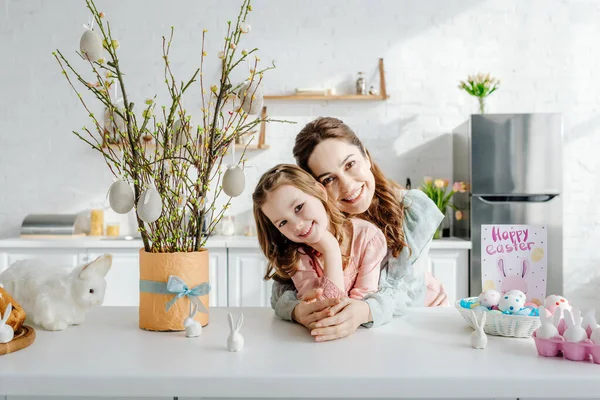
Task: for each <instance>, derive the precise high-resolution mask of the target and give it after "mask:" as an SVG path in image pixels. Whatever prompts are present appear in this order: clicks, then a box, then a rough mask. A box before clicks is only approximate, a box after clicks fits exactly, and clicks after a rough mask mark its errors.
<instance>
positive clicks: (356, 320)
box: [308, 297, 372, 342]
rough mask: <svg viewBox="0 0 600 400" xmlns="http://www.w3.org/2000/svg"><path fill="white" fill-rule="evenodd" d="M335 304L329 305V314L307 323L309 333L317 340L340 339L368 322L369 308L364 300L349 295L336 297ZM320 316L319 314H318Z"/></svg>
mask: <svg viewBox="0 0 600 400" xmlns="http://www.w3.org/2000/svg"><path fill="white" fill-rule="evenodd" d="M338 300H339V301H340V302H339V304H337V305H333V306H331V308H330V309H329V310H326V311H329V312H331V316H327V317H325V318H320V319H318V320H316V321H314V322H312V323H310V324H309V325H308V328H309V329H310V330H311V332H310V334H311V335H312V336H314V338H315V340H316V341H317V342H324V341H327V340H335V339H340V338H343V337H346V336H349V335H351V334H353V333H354V332H355V331H356V329H357V328H358V327H359V326H360V325H362V324H364V323H367V322H369V321H370V320H371V319H372V317H371V309H370V308H369V305H368V304H367V302H366V301H363V300H355V299H351V298H349V297H345V298H343V299H338ZM319 316H320V314H319Z"/></svg>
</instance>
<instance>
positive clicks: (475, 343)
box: [471, 310, 488, 349]
mask: <svg viewBox="0 0 600 400" xmlns="http://www.w3.org/2000/svg"><path fill="white" fill-rule="evenodd" d="M471 319H472V320H473V323H474V324H475V327H476V329H475V330H474V331H473V332H472V333H471V347H473V348H474V349H485V346H487V341H488V340H487V336H486V334H485V332H484V331H483V328H484V327H485V319H486V312H485V311H482V312H481V320H478V319H477V314H476V313H475V312H474V311H473V310H471Z"/></svg>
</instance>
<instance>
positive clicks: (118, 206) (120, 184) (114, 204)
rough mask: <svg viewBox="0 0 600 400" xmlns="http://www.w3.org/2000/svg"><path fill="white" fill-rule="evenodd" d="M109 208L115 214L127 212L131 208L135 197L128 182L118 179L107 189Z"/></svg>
mask: <svg viewBox="0 0 600 400" xmlns="http://www.w3.org/2000/svg"><path fill="white" fill-rule="evenodd" d="M108 201H109V203H110V208H112V209H113V211H114V212H116V213H117V214H127V213H128V212H129V211H131V209H132V208H133V205H134V203H135V197H134V194H133V190H131V186H129V183H127V182H125V181H124V180H118V181H116V182H115V183H113V184H112V185H110V189H108Z"/></svg>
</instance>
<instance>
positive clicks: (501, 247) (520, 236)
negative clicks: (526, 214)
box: [485, 226, 535, 255]
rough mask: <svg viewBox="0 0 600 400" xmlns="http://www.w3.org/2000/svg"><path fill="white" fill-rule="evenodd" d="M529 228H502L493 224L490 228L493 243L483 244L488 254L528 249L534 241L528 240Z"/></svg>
mask: <svg viewBox="0 0 600 400" xmlns="http://www.w3.org/2000/svg"><path fill="white" fill-rule="evenodd" d="M528 239H529V229H516V230H510V231H509V230H502V229H501V228H499V227H497V226H495V227H493V228H492V240H493V241H494V244H488V245H487V246H485V252H486V253H487V254H489V255H493V254H496V253H512V252H513V251H519V250H520V251H530V250H531V247H532V246H533V245H535V242H530V241H528Z"/></svg>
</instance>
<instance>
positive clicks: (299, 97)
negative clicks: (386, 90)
mask: <svg viewBox="0 0 600 400" xmlns="http://www.w3.org/2000/svg"><path fill="white" fill-rule="evenodd" d="M388 98H389V96H387V97H383V96H380V95H376V96H373V95H370V94H368V95H361V94H347V95H339V96H338V95H322V96H320V95H303V94H290V95H282V96H265V100H358V101H383V100H387V99H388Z"/></svg>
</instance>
